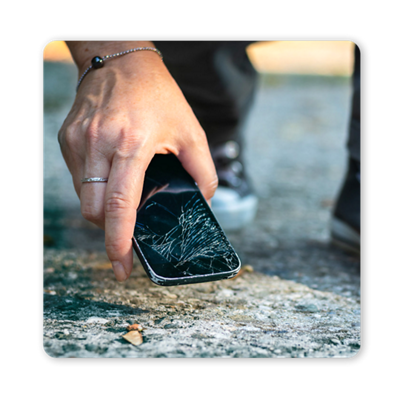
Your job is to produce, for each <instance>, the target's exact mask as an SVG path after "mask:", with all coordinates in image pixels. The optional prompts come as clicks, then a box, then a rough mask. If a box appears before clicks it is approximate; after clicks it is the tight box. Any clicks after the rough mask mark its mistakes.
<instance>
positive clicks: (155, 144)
mask: <svg viewBox="0 0 400 400" xmlns="http://www.w3.org/2000/svg"><path fill="white" fill-rule="evenodd" d="M106 43H109V42H106ZM121 43H122V44H121ZM127 46H128V47H127ZM140 46H149V44H148V43H146V44H140ZM150 46H151V43H150ZM135 47H138V46H137V45H136V46H135ZM70 48H71V47H70ZM128 48H130V47H129V44H127V43H126V42H119V45H118V48H117V49H116V48H115V47H114V50H113V51H110V52H115V51H120V50H125V49H128ZM104 51H105V50H104ZM104 51H98V52H97V53H99V54H98V55H101V56H104V54H110V52H108V53H107V52H104ZM90 54H92V55H96V54H93V52H90ZM74 58H76V57H75V56H74ZM88 62H90V59H89V61H88V60H85V62H82V63H81V65H80V66H79V64H78V66H79V67H80V72H82V71H83V70H84V69H85V68H86V67H87V65H88ZM58 137H59V143H60V146H61V151H62V154H63V157H64V159H65V162H66V164H67V166H68V168H69V170H70V172H71V174H72V178H73V183H74V187H75V190H76V193H77V194H78V197H79V199H80V202H81V212H82V215H83V216H84V217H85V218H86V219H87V220H89V221H91V222H93V223H95V224H96V225H97V226H99V227H101V228H103V229H105V247H106V251H107V255H108V257H109V259H110V261H111V262H112V265H113V270H114V273H115V276H116V278H117V280H119V281H123V280H126V279H127V278H128V277H129V275H130V273H131V271H132V264H133V259H132V257H133V254H132V236H133V231H134V226H135V221H136V209H137V207H138V205H139V202H140V198H141V193H142V188H143V181H144V174H145V171H146V169H147V166H148V165H149V163H150V161H151V160H152V158H153V156H154V155H155V154H167V153H173V154H175V155H176V156H177V157H178V159H179V160H180V161H181V163H182V165H183V167H184V168H185V169H186V171H187V172H188V173H189V174H190V175H191V176H192V177H193V179H194V180H195V181H196V182H197V184H198V186H199V188H200V190H201V192H202V194H203V196H204V197H205V198H206V200H210V199H211V197H212V196H213V194H214V192H215V189H216V188H217V185H218V179H217V174H216V171H215V167H214V164H213V161H212V158H211V155H210V151H209V148H208V143H207V139H206V136H205V133H204V131H203V129H202V128H201V126H200V124H199V122H198V121H197V119H196V117H195V116H194V114H193V112H192V109H191V108H190V106H189V105H188V103H187V102H186V100H185V98H184V96H183V94H182V92H181V90H180V89H179V87H178V86H177V84H176V83H175V81H174V79H173V78H172V77H171V75H170V74H169V72H168V70H167V68H166V67H165V65H164V63H163V62H162V60H161V59H160V57H159V56H158V55H157V54H155V53H153V52H150V51H141V52H137V53H133V54H129V55H126V56H122V57H117V58H115V59H113V60H111V61H109V62H106V65H105V66H104V68H102V69H100V70H95V71H91V72H90V73H89V74H88V75H87V76H86V77H85V79H84V80H83V82H82V84H81V86H80V87H79V90H78V93H77V96H76V98H75V102H74V104H73V106H72V108H71V111H70V112H69V114H68V116H67V118H66V120H65V121H64V123H63V125H62V127H61V129H60V132H59V135H58ZM83 177H108V182H107V183H83V184H82V183H81V179H82V178H83Z"/></svg>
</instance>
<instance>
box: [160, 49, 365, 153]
mask: <svg viewBox="0 0 400 400" xmlns="http://www.w3.org/2000/svg"><path fill="white" fill-rule="evenodd" d="M250 43H253V42H249V41H247V42H246V41H241V42H234V41H227V42H225V41H224V42H217V41H206V42H194V41H173V42H171V41H162V42H155V45H156V46H157V48H159V49H160V51H161V52H162V53H163V56H164V62H165V64H166V66H167V68H168V69H169V71H170V73H171V75H172V76H173V77H174V79H175V80H176V82H177V83H178V85H179V87H180V88H181V90H182V92H183V94H184V95H185V97H186V99H187V101H188V103H189V104H190V106H191V107H192V109H193V111H194V113H195V115H196V117H197V119H198V120H199V122H200V124H201V126H202V127H203V129H204V130H205V132H206V134H207V138H208V142H209V144H210V147H211V148H213V147H215V146H218V145H219V144H222V143H224V142H226V141H227V140H234V141H236V142H237V143H239V145H242V133H243V132H242V131H243V125H244V122H245V120H246V117H247V115H248V112H249V110H250V106H251V104H252V102H253V98H254V92H255V87H256V79H257V72H256V71H255V69H254V68H253V66H252V65H251V63H250V60H249V58H248V57H247V54H246V51H245V50H246V47H247V46H248V45H249V44H250ZM348 149H349V153H350V157H351V158H353V159H355V160H356V161H360V51H359V49H358V47H357V46H355V63H354V74H353V99H352V112H351V118H350V127H349V140H348Z"/></svg>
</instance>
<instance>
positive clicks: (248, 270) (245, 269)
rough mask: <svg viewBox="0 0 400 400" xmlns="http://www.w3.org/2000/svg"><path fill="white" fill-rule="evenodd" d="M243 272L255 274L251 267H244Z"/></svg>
mask: <svg viewBox="0 0 400 400" xmlns="http://www.w3.org/2000/svg"><path fill="white" fill-rule="evenodd" d="M243 270H244V271H246V272H254V268H253V267H252V266H251V265H248V264H247V265H244V266H243Z"/></svg>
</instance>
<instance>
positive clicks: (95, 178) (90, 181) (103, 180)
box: [81, 177, 108, 183]
mask: <svg viewBox="0 0 400 400" xmlns="http://www.w3.org/2000/svg"><path fill="white" fill-rule="evenodd" d="M107 181H108V178H99V177H93V178H83V179H81V182H82V183H93V182H107Z"/></svg>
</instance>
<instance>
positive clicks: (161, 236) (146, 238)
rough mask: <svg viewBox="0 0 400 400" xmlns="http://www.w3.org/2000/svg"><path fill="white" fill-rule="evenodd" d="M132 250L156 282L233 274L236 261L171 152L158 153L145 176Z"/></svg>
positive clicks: (166, 283) (194, 280)
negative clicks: (165, 153) (166, 153)
mask: <svg viewBox="0 0 400 400" xmlns="http://www.w3.org/2000/svg"><path fill="white" fill-rule="evenodd" d="M132 240H133V248H134V249H135V252H136V254H137V256H138V257H139V259H140V261H141V263H142V265H143V268H144V269H145V271H146V273H147V275H148V276H149V278H150V279H151V280H152V282H154V283H155V284H157V285H162V286H173V285H185V284H190V283H199V282H209V281H216V280H220V279H227V278H232V277H233V276H235V275H236V274H237V273H238V272H239V270H240V259H239V257H238V255H237V254H236V252H235V250H234V249H233V247H232V245H231V244H230V242H229V240H228V239H227V237H226V235H225V233H224V232H223V230H222V228H221V227H220V225H219V224H218V221H217V219H216V218H215V216H214V214H213V213H212V211H211V209H210V207H209V205H208V203H207V201H206V200H205V199H204V197H203V195H202V194H201V192H200V190H199V188H198V186H197V184H196V183H195V182H194V180H193V178H192V177H191V176H190V175H189V174H188V173H187V172H186V170H185V169H184V168H183V167H182V165H181V163H180V161H179V160H178V158H176V157H175V156H174V155H172V154H168V155H158V154H156V155H155V156H154V158H153V160H152V161H151V163H150V165H149V167H148V169H147V171H146V175H145V180H144V186H143V193H142V198H141V201H140V205H139V208H138V210H137V217H136V225H135V230H134V234H133V239H132Z"/></svg>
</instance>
